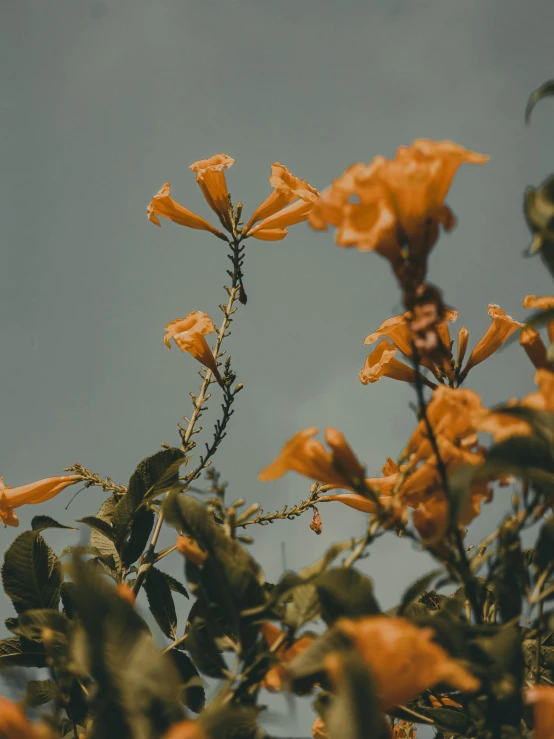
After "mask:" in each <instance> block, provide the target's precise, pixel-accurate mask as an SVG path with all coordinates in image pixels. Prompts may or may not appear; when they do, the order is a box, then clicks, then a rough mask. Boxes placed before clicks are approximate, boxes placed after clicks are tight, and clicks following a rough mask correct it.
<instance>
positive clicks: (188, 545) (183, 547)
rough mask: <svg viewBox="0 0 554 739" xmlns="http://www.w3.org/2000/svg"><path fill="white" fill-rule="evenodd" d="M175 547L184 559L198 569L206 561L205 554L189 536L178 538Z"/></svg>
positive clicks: (206, 556)
mask: <svg viewBox="0 0 554 739" xmlns="http://www.w3.org/2000/svg"><path fill="white" fill-rule="evenodd" d="M175 546H176V547H177V551H178V552H181V554H182V555H183V556H184V558H185V559H188V561H189V562H192V563H193V564H195V565H198V566H199V567H200V566H201V565H203V564H204V562H205V561H206V560H207V559H208V555H207V553H206V552H205V551H204V550H203V549H200V547H199V546H198V544H197V543H196V542H195V541H194V539H191V538H190V536H178V537H177V540H176V542H175Z"/></svg>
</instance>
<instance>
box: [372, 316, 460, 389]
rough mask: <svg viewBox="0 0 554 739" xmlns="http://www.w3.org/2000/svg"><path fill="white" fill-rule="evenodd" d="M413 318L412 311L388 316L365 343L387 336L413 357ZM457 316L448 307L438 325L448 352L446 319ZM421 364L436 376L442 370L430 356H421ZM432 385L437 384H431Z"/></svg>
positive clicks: (401, 350) (450, 320)
mask: <svg viewBox="0 0 554 739" xmlns="http://www.w3.org/2000/svg"><path fill="white" fill-rule="evenodd" d="M413 318H414V316H413V315H412V313H411V312H410V311H408V312H406V313H402V314H401V315H398V316H393V317H392V318H387V320H386V321H383V323H382V324H381V325H380V326H379V328H378V329H377V331H374V332H373V333H371V334H369V335H368V336H366V338H365V340H364V344H374V343H375V342H376V341H379V339H382V338H387V339H390V341H392V343H393V344H394V346H395V347H396V348H397V349H398V351H400V352H402V354H403V355H404V356H405V357H407V358H408V359H411V358H412V355H413V351H412V341H413V332H412V327H411V326H410V322H411V321H412V320H413ZM457 318H458V311H455V310H452V309H451V308H446V309H445V313H444V322H443V323H441V324H439V325H438V326H437V332H438V334H439V336H440V338H441V341H442V342H443V344H444V345H445V349H446V350H447V351H448V353H450V340H449V333H448V326H447V324H446V321H448V322H450V323H452V322H453V321H455V320H456V319H457ZM420 364H421V365H422V366H423V367H426V368H427V369H428V370H431V372H433V373H434V374H435V375H436V376H439V374H440V372H438V371H437V366H436V365H435V363H434V362H433V361H431V359H429V358H428V357H426V356H422V357H420ZM385 376H386V375H385ZM425 382H426V384H429V381H428V380H425ZM431 387H435V386H434V385H431Z"/></svg>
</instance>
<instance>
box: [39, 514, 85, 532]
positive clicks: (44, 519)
mask: <svg viewBox="0 0 554 739" xmlns="http://www.w3.org/2000/svg"><path fill="white" fill-rule="evenodd" d="M31 528H32V530H33V531H44V530H45V529H68V530H71V531H76V529H75V526H65V525H64V524H63V523H58V522H57V521H55V520H54V519H53V518H50V516H34V517H33V520H32V521H31Z"/></svg>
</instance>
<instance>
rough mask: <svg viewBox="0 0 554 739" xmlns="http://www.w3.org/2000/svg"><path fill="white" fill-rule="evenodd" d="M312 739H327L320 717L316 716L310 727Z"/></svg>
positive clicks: (327, 735)
mask: <svg viewBox="0 0 554 739" xmlns="http://www.w3.org/2000/svg"><path fill="white" fill-rule="evenodd" d="M312 737H313V739H329V734H328V733H327V731H326V729H325V724H324V722H323V719H322V718H321V716H318V717H317V718H316V720H315V721H314V723H313V725H312Z"/></svg>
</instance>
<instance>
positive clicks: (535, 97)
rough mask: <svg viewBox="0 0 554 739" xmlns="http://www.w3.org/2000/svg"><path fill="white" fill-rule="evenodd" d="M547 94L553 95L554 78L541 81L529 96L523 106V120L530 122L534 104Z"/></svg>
mask: <svg viewBox="0 0 554 739" xmlns="http://www.w3.org/2000/svg"><path fill="white" fill-rule="evenodd" d="M548 95H554V80H548V82H545V83H543V84H542V85H541V86H540V87H539V88H537V89H536V90H534V92H532V93H531V95H530V96H529V99H528V101H527V105H526V107H525V122H526V123H527V124H529V123H530V122H531V113H532V111H533V109H534V107H535V105H536V104H537V103H538V102H539V100H542V99H543V98H545V97H547V96H548Z"/></svg>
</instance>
